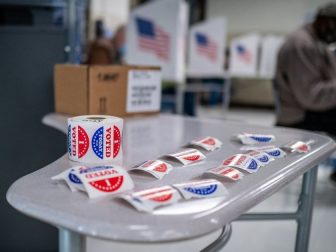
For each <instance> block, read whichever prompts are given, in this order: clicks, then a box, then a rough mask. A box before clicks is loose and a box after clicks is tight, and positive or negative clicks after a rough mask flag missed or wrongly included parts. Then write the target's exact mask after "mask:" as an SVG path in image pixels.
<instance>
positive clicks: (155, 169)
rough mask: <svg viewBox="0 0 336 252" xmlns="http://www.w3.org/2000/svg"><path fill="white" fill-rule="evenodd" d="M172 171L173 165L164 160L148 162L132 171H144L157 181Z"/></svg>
mask: <svg viewBox="0 0 336 252" xmlns="http://www.w3.org/2000/svg"><path fill="white" fill-rule="evenodd" d="M172 169H173V166H172V165H171V164H169V163H167V162H164V161H162V160H148V161H146V162H144V163H142V164H141V165H137V166H136V167H134V168H133V169H132V171H144V172H147V173H149V174H151V175H153V176H154V177H156V178H157V179H162V178H163V177H164V176H165V175H167V174H168V173H169V172H170V171H171V170H172Z"/></svg>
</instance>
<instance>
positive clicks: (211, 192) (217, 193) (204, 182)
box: [173, 179, 227, 199]
mask: <svg viewBox="0 0 336 252" xmlns="http://www.w3.org/2000/svg"><path fill="white" fill-rule="evenodd" d="M173 187H175V188H176V189H177V190H178V191H179V192H180V193H181V195H182V196H183V198H184V199H191V198H213V197H222V196H225V195H226V194H227V191H226V189H225V187H224V186H223V184H222V183H220V182H219V181H217V180H215V179H200V180H192V181H187V182H184V183H180V184H173Z"/></svg>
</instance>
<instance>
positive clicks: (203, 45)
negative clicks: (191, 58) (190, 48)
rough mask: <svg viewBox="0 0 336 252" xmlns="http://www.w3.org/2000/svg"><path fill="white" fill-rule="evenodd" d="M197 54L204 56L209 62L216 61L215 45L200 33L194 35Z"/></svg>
mask: <svg viewBox="0 0 336 252" xmlns="http://www.w3.org/2000/svg"><path fill="white" fill-rule="evenodd" d="M195 39H196V45H197V52H198V53H199V54H200V55H204V56H205V57H207V58H208V59H209V60H211V61H216V60H217V45H216V43H215V42H213V41H212V40H210V39H209V38H208V37H207V36H206V35H204V34H201V33H196V34H195Z"/></svg>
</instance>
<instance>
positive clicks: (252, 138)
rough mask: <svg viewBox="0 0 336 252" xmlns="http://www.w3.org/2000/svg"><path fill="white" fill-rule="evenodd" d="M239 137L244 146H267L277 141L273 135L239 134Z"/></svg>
mask: <svg viewBox="0 0 336 252" xmlns="http://www.w3.org/2000/svg"><path fill="white" fill-rule="evenodd" d="M237 137H238V139H239V140H240V141H241V142H242V144H247V145H254V144H265V143H270V142H273V141H274V140H275V136H273V135H262V134H250V133H242V134H239V135H238V136H237Z"/></svg>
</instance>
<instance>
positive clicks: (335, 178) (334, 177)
mask: <svg viewBox="0 0 336 252" xmlns="http://www.w3.org/2000/svg"><path fill="white" fill-rule="evenodd" d="M330 180H331V182H332V183H333V184H334V185H335V186H336V171H334V172H333V173H331V174H330Z"/></svg>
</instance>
